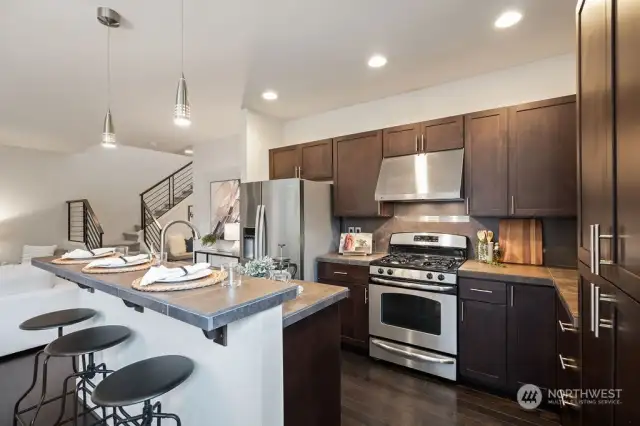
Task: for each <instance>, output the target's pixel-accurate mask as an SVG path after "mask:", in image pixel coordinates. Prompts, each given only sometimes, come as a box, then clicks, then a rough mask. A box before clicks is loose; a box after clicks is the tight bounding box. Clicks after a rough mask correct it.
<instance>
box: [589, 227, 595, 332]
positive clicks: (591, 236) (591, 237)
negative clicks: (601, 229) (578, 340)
mask: <svg viewBox="0 0 640 426" xmlns="http://www.w3.org/2000/svg"><path fill="white" fill-rule="evenodd" d="M594 231H595V225H589V256H590V259H591V265H590V267H591V268H590V269H591V273H592V274H595V273H596V272H595V268H596V261H595V251H594V248H593V247H594V244H593V241H594V239H595V238H594V236H595V234H594ZM591 285H592V286H593V284H591ZM591 296H592V298H593V291H592V292H591ZM591 313H592V314H593V309H592V310H591ZM591 331H593V327H591Z"/></svg>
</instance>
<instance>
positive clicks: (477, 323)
mask: <svg viewBox="0 0 640 426" xmlns="http://www.w3.org/2000/svg"><path fill="white" fill-rule="evenodd" d="M459 303H460V306H459V311H460V315H459V325H458V336H459V341H460V346H459V357H458V361H459V364H460V375H461V376H462V377H463V378H464V379H467V380H469V381H471V382H474V383H478V384H481V385H485V386H489V387H492V388H498V389H502V388H504V387H505V385H506V384H507V351H506V345H507V335H506V330H507V307H506V306H505V305H497V304H492V303H486V302H477V301H475V300H460V302H459Z"/></svg>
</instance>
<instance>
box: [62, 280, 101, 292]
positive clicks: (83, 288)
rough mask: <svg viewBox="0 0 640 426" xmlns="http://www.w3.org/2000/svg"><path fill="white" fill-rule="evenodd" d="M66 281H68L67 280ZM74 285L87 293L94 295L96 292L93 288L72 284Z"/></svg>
mask: <svg viewBox="0 0 640 426" xmlns="http://www.w3.org/2000/svg"><path fill="white" fill-rule="evenodd" d="M67 281H69V280H67ZM72 282H73V281H72ZM74 284H75V285H77V286H78V287H80V288H81V289H82V290H87V291H88V292H89V293H94V292H95V291H96V289H95V288H93V287H89V286H86V285H82V284H78V283H74Z"/></svg>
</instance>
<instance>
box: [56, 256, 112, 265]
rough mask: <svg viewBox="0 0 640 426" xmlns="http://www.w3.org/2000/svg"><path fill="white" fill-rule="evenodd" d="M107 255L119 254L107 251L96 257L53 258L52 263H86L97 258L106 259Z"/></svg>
mask: <svg viewBox="0 0 640 426" xmlns="http://www.w3.org/2000/svg"><path fill="white" fill-rule="evenodd" d="M107 257H118V256H114V253H107V254H105V255H104V256H96V257H92V258H91V259H63V258H59V259H53V260H52V261H51V263H53V264H56V265H84V264H87V263H91V262H93V261H94V260H96V259H106V258H107Z"/></svg>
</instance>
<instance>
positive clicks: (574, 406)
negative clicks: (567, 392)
mask: <svg viewBox="0 0 640 426" xmlns="http://www.w3.org/2000/svg"><path fill="white" fill-rule="evenodd" d="M560 404H561V405H562V406H563V407H564V406H567V407H571V408H580V405H579V404H576V403H575V402H569V401H565V399H564V392H562V391H560Z"/></svg>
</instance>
